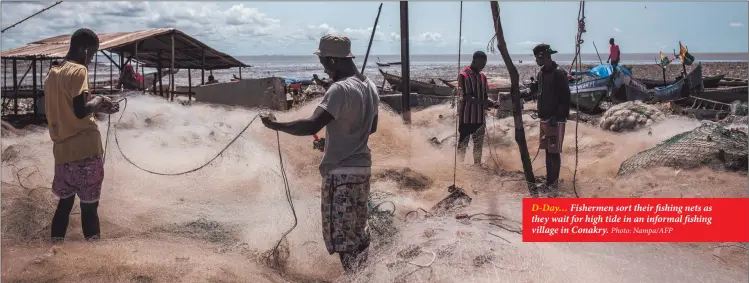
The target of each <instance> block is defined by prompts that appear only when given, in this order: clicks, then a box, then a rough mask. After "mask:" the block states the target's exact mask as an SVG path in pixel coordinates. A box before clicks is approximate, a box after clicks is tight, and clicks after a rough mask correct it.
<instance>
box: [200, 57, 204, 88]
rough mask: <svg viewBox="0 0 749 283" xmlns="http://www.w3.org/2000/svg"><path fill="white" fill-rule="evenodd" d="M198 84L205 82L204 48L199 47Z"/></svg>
mask: <svg viewBox="0 0 749 283" xmlns="http://www.w3.org/2000/svg"><path fill="white" fill-rule="evenodd" d="M200 84H201V85H204V84H205V48H203V49H200Z"/></svg>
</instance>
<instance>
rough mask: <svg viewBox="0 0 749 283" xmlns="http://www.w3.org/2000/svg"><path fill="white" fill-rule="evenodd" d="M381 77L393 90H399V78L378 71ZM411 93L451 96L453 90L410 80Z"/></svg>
mask: <svg viewBox="0 0 749 283" xmlns="http://www.w3.org/2000/svg"><path fill="white" fill-rule="evenodd" d="M379 71H380V74H382V77H384V78H385V80H386V81H387V82H388V83H389V84H390V86H391V87H392V88H393V89H397V90H398V89H400V88H401V80H402V79H401V77H400V76H396V75H393V74H388V73H386V72H384V71H383V70H379ZM410 85H411V92H415V93H419V94H423V95H441V96H452V95H453V90H452V88H450V87H446V86H441V85H437V84H433V83H425V82H420V81H416V80H411V84H410Z"/></svg>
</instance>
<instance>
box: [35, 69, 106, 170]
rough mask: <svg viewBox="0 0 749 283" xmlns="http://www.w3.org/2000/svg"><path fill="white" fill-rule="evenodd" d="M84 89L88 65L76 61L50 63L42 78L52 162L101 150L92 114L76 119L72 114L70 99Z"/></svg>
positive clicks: (91, 154) (84, 156) (73, 159)
mask: <svg viewBox="0 0 749 283" xmlns="http://www.w3.org/2000/svg"><path fill="white" fill-rule="evenodd" d="M84 91H86V92H87V91H88V68H86V66H83V65H81V64H78V63H75V62H71V61H65V62H63V63H62V64H60V65H59V66H53V67H52V68H51V69H50V70H49V74H48V75H47V79H46V80H45V81H44V108H45V111H46V114H47V124H48V128H49V137H50V138H51V139H52V142H54V145H53V146H52V152H53V154H54V156H55V164H62V163H68V162H72V161H77V160H81V159H85V158H89V157H93V156H98V155H102V154H103V153H104V149H103V148H102V144H101V134H100V133H99V127H98V126H97V125H96V122H95V120H94V115H93V114H89V115H88V116H86V117H84V118H83V119H78V117H76V116H75V113H73V98H74V97H76V96H78V95H83V94H82V93H83V92H84Z"/></svg>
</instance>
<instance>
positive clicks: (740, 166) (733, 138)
mask: <svg viewBox="0 0 749 283" xmlns="http://www.w3.org/2000/svg"><path fill="white" fill-rule="evenodd" d="M701 166H710V167H713V168H715V169H718V170H732V171H740V170H743V171H746V170H747V134H746V133H745V132H743V131H740V130H735V129H728V128H726V127H723V126H722V125H720V124H718V123H715V122H705V123H704V124H702V125H701V126H700V127H698V128H696V129H694V130H692V131H689V132H685V133H681V134H678V135H676V136H673V137H671V138H670V139H668V140H666V141H664V142H663V143H661V144H659V145H658V146H656V147H654V148H651V149H648V150H645V151H642V152H640V153H638V154H636V155H635V156H632V157H630V158H629V159H627V160H625V161H624V162H623V163H622V165H621V167H619V173H618V176H623V175H626V174H629V173H632V172H635V171H637V170H640V169H648V168H654V167H672V168H680V169H690V168H697V167H701Z"/></svg>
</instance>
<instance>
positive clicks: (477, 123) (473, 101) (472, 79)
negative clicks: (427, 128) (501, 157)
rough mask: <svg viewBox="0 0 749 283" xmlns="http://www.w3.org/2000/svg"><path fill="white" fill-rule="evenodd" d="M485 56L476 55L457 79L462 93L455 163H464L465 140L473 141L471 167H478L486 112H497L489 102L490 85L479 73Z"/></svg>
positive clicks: (483, 54)
mask: <svg viewBox="0 0 749 283" xmlns="http://www.w3.org/2000/svg"><path fill="white" fill-rule="evenodd" d="M486 60H487V57H486V53H484V52H482V51H476V52H475V53H473V61H471V65H470V66H466V67H465V69H463V71H462V72H460V75H458V90H459V91H460V92H461V95H460V104H459V108H458V115H459V116H458V117H459V118H458V121H459V124H458V133H459V135H460V136H459V138H458V160H460V161H461V162H462V161H463V160H464V159H465V156H466V148H467V147H468V139H469V138H471V137H472V138H473V163H474V164H476V165H480V164H481V154H482V152H483V147H484V133H485V131H486V129H485V128H486V127H485V125H486V110H487V108H488V107H494V108H497V107H498V105H497V103H496V102H494V101H492V100H491V99H489V96H488V90H489V83H488V82H487V80H486V76H484V73H482V72H481V70H483V69H484V67H485V66H486Z"/></svg>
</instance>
